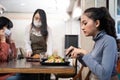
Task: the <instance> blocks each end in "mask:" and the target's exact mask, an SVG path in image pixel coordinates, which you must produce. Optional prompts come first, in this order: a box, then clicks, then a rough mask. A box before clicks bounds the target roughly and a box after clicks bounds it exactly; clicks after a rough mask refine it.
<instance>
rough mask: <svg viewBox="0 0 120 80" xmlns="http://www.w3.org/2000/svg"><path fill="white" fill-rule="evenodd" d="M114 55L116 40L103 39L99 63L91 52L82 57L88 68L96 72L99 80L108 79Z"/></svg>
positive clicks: (112, 66) (114, 58) (114, 59)
mask: <svg viewBox="0 0 120 80" xmlns="http://www.w3.org/2000/svg"><path fill="white" fill-rule="evenodd" d="M116 55H117V47H116V42H115V40H113V39H111V40H107V41H105V45H104V47H103V54H102V61H101V63H98V62H97V61H96V60H95V59H94V58H93V57H92V55H91V54H87V55H85V56H84V57H83V58H82V59H83V61H84V62H85V63H86V65H87V66H88V67H89V69H90V70H91V71H92V72H93V73H94V74H96V75H97V76H98V78H99V79H100V80H110V78H111V74H112V71H113V68H114V65H115V61H116Z"/></svg>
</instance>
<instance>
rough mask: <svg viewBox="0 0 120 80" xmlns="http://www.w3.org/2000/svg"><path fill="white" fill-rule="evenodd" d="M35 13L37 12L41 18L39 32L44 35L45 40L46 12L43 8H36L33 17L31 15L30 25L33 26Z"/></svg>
mask: <svg viewBox="0 0 120 80" xmlns="http://www.w3.org/2000/svg"><path fill="white" fill-rule="evenodd" d="M36 13H39V15H40V19H41V23H42V26H41V27H40V32H41V34H42V36H43V37H44V39H45V40H47V37H48V30H47V18H46V13H45V11H44V10H42V9H37V10H36V11H35V12H34V14H33V17H32V23H31V25H32V27H35V25H34V23H33V22H34V16H35V15H36Z"/></svg>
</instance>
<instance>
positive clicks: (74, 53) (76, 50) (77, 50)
mask: <svg viewBox="0 0 120 80" xmlns="http://www.w3.org/2000/svg"><path fill="white" fill-rule="evenodd" d="M71 50H72V51H71ZM69 52H70V53H69ZM87 53H88V52H87V51H86V50H84V49H81V48H76V47H73V46H70V47H69V48H68V49H67V50H66V55H67V54H71V57H73V58H76V57H77V55H78V54H83V55H85V54H87Z"/></svg>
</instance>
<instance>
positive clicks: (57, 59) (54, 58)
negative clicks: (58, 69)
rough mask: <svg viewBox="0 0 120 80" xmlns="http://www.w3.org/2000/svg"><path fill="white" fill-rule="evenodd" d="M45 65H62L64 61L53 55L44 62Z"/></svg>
mask: <svg viewBox="0 0 120 80" xmlns="http://www.w3.org/2000/svg"><path fill="white" fill-rule="evenodd" d="M45 62H47V63H63V62H64V59H63V58H61V57H60V56H58V55H57V54H53V55H51V56H49V57H48V59H47V60H46V61H45Z"/></svg>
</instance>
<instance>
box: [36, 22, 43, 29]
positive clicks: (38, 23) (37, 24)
mask: <svg viewBox="0 0 120 80" xmlns="http://www.w3.org/2000/svg"><path fill="white" fill-rule="evenodd" d="M34 25H35V27H37V28H39V27H41V25H42V23H41V21H40V22H38V21H34Z"/></svg>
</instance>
